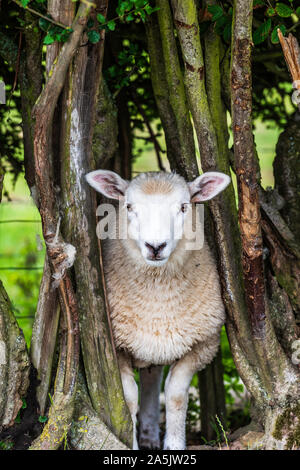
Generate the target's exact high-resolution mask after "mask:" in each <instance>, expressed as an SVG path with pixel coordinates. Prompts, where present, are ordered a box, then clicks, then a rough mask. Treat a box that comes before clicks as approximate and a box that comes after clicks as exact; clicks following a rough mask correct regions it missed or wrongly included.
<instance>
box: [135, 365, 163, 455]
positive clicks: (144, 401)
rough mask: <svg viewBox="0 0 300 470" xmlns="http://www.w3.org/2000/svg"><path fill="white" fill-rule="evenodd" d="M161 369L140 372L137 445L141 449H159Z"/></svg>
mask: <svg viewBox="0 0 300 470" xmlns="http://www.w3.org/2000/svg"><path fill="white" fill-rule="evenodd" d="M161 379H162V367H161V366H152V367H149V368H145V369H141V370H140V411H139V429H140V432H139V444H140V447H141V448H146V449H159V447H160V440H159V411H160V410H159V393H160V384H161Z"/></svg>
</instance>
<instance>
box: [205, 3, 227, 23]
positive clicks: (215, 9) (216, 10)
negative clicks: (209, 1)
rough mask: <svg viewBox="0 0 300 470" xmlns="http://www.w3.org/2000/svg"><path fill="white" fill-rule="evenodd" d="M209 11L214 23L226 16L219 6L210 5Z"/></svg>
mask: <svg viewBox="0 0 300 470" xmlns="http://www.w3.org/2000/svg"><path fill="white" fill-rule="evenodd" d="M207 10H208V11H209V13H211V14H212V18H211V19H212V21H216V20H217V19H218V18H221V16H223V15H224V12H223V9H222V8H221V7H220V6H219V5H208V7H207Z"/></svg>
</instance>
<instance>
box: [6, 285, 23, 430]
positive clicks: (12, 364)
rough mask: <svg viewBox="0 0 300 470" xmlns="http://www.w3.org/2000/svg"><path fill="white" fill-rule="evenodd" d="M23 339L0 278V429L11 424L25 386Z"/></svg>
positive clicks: (20, 403)
mask: <svg viewBox="0 0 300 470" xmlns="http://www.w3.org/2000/svg"><path fill="white" fill-rule="evenodd" d="M29 369H30V362H29V357H28V352H27V348H26V343H25V339H24V336H23V333H22V331H21V330H20V328H19V326H18V324H17V322H16V319H15V317H14V314H13V310H12V306H11V303H10V300H9V298H8V295H7V293H6V291H5V289H4V287H3V284H2V282H1V281H0V432H1V431H2V430H3V429H4V428H7V427H9V426H12V425H13V424H14V420H15V418H16V417H17V414H18V412H19V410H20V408H21V406H22V404H23V402H22V398H24V397H25V395H26V392H27V388H28V386H29Z"/></svg>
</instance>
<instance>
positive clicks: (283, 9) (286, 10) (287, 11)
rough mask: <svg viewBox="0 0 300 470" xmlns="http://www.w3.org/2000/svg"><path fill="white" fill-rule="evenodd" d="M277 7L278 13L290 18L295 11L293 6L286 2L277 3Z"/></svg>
mask: <svg viewBox="0 0 300 470" xmlns="http://www.w3.org/2000/svg"><path fill="white" fill-rule="evenodd" d="M275 8H276V11H277V13H278V15H279V16H282V17H283V18H288V17H289V16H291V14H292V13H293V10H292V8H291V7H289V6H287V5H285V4H284V3H276V7H275Z"/></svg>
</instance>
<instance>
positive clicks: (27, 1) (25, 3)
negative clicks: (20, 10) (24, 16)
mask: <svg viewBox="0 0 300 470" xmlns="http://www.w3.org/2000/svg"><path fill="white" fill-rule="evenodd" d="M29 2H30V0H21V3H22V7H24V8H26V7H27V5H28V3H29Z"/></svg>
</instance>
